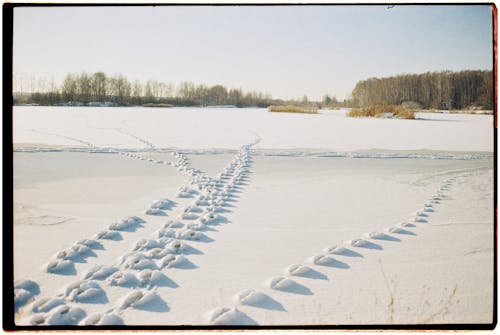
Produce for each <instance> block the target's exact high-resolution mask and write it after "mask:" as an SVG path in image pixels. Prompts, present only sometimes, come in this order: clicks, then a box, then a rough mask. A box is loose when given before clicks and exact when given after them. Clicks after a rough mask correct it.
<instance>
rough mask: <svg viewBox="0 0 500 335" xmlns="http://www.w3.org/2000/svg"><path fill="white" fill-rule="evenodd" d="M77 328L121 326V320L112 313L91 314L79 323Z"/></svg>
mask: <svg viewBox="0 0 500 335" xmlns="http://www.w3.org/2000/svg"><path fill="white" fill-rule="evenodd" d="M78 325H79V326H122V325H124V323H123V320H122V318H120V316H118V315H116V314H113V313H93V314H90V315H89V316H87V317H86V318H85V319H83V320H82V321H80V323H79V324H78Z"/></svg>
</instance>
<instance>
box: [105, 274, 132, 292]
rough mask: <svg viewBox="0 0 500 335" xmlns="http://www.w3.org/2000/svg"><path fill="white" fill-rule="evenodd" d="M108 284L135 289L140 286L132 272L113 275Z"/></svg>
mask: <svg viewBox="0 0 500 335" xmlns="http://www.w3.org/2000/svg"><path fill="white" fill-rule="evenodd" d="M106 282H107V283H108V284H109V285H111V286H121V287H128V288H133V287H137V286H139V285H140V282H139V280H138V279H137V277H136V276H135V275H134V274H133V273H131V272H115V273H113V274H112V275H111V276H110V277H109V278H108V279H106Z"/></svg>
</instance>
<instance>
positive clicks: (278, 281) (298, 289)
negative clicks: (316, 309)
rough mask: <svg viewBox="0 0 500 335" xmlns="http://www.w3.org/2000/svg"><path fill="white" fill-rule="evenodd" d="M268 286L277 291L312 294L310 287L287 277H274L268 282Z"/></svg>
mask: <svg viewBox="0 0 500 335" xmlns="http://www.w3.org/2000/svg"><path fill="white" fill-rule="evenodd" d="M267 286H268V287H270V288H272V289H273V290H277V291H282V292H287V293H295V294H302V295H312V292H311V290H310V289H308V288H307V287H305V286H304V285H301V284H299V283H297V282H296V281H294V280H292V279H290V278H287V277H273V278H271V279H270V280H269V281H268V282H267Z"/></svg>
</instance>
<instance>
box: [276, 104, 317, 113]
mask: <svg viewBox="0 0 500 335" xmlns="http://www.w3.org/2000/svg"><path fill="white" fill-rule="evenodd" d="M268 110H269V111H270V112H278V113H305V114H318V108H317V107H310V106H308V107H305V106H294V105H287V106H269V108H268Z"/></svg>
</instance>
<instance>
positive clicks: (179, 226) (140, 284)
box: [14, 135, 259, 325]
mask: <svg viewBox="0 0 500 335" xmlns="http://www.w3.org/2000/svg"><path fill="white" fill-rule="evenodd" d="M55 136H57V135H55ZM131 136H133V137H134V138H136V139H138V140H139V141H141V142H143V143H145V144H147V145H148V146H150V147H151V148H152V149H155V147H154V145H153V144H151V143H149V142H147V141H146V140H143V139H141V138H139V137H137V136H135V135H131ZM71 139H73V138H71ZM73 140H75V141H77V142H80V143H82V142H84V141H81V140H78V139H73ZM258 141H259V139H257V140H256V141H254V142H252V143H250V144H247V145H244V146H242V147H241V149H240V150H239V151H238V153H237V154H236V156H235V157H234V159H233V160H232V161H231V162H230V163H229V164H228V165H227V166H226V167H225V169H224V170H223V171H222V172H221V173H220V174H219V175H218V176H217V178H211V177H208V176H205V175H204V174H203V173H202V172H201V171H200V170H197V169H194V168H193V167H192V166H191V164H190V163H189V161H188V159H187V158H186V157H185V156H184V155H183V154H181V153H179V152H173V153H172V155H173V156H174V158H175V161H174V162H165V161H160V160H155V159H151V158H149V159H148V158H146V157H144V156H141V155H136V154H133V153H128V152H123V151H112V150H110V151H109V152H110V153H118V154H120V155H124V156H126V157H129V158H136V159H141V160H144V161H147V162H152V163H159V164H165V165H171V166H174V167H176V168H177V170H178V171H180V172H183V173H186V174H187V175H188V176H189V177H190V179H189V182H188V184H187V185H184V186H181V187H179V189H178V193H177V194H176V195H175V197H176V198H177V199H178V201H179V202H181V201H183V200H184V202H185V201H186V200H187V201H190V203H189V204H187V205H186V206H184V207H182V208H179V209H177V210H175V209H174V208H175V207H176V205H177V204H178V203H177V202H176V201H173V200H169V199H166V198H164V199H159V200H158V201H155V202H154V203H152V204H150V205H148V206H147V208H146V210H145V212H144V213H143V214H144V216H143V218H141V217H139V216H130V217H125V218H123V219H121V220H119V221H117V222H114V223H112V224H110V225H109V226H108V227H105V228H104V229H103V230H101V231H100V232H97V233H96V234H95V235H94V236H93V237H91V238H84V239H82V240H79V241H77V242H75V243H74V244H73V245H72V246H70V247H68V248H67V249H64V250H61V251H59V252H58V253H56V254H55V255H54V256H53V258H52V259H51V260H49V261H48V262H47V263H46V264H44V265H43V266H42V268H41V270H42V271H45V272H48V273H52V274H55V275H64V274H72V273H74V272H75V271H76V270H75V266H74V263H75V262H85V260H86V258H88V257H98V255H97V253H99V252H100V251H101V252H104V251H102V249H103V248H102V244H101V243H100V241H102V240H112V241H116V242H117V243H119V241H121V240H122V236H121V233H122V232H124V231H126V232H129V233H136V234H137V235H138V237H141V234H140V233H139V231H140V228H141V227H143V226H144V225H147V224H148V223H149V222H148V216H155V217H156V216H160V217H163V216H167V212H168V214H169V216H170V217H171V218H173V219H167V220H166V222H164V223H163V224H162V225H161V226H160V227H159V229H158V230H157V231H155V232H154V233H153V235H152V236H149V237H142V238H140V239H139V240H138V241H137V242H136V243H134V244H133V245H132V247H131V249H130V251H129V252H127V253H125V254H123V255H122V256H121V257H120V258H119V259H118V260H117V262H116V263H115V264H109V265H102V264H98V265H94V266H91V267H90V268H88V269H87V270H86V271H84V273H83V274H82V276H81V278H82V279H81V280H78V281H76V282H73V283H70V284H68V285H67V286H66V287H65V288H64V289H63V290H62V291H61V292H60V293H59V294H57V295H56V296H54V297H43V298H37V299H34V301H32V302H31V303H30V305H29V306H28V307H27V308H26V309H25V310H24V311H23V316H22V317H23V319H24V320H28V322H27V323H29V324H32V325H75V324H80V325H103V324H122V319H121V317H120V313H121V312H122V311H123V310H125V309H128V308H141V307H144V306H146V305H148V304H155V303H156V304H157V305H158V304H160V305H161V304H162V302H163V300H162V298H161V297H160V296H158V295H156V293H155V288H156V287H158V286H173V287H176V286H177V284H176V283H174V282H172V281H171V280H170V279H169V278H168V277H167V275H166V274H168V269H171V268H179V269H189V268H192V267H195V265H194V264H193V263H191V262H190V261H189V257H188V255H189V254H192V253H197V249H195V248H193V247H191V246H190V245H189V244H188V243H187V242H186V241H200V242H209V241H213V240H212V239H211V238H210V237H208V236H207V235H205V234H204V232H205V231H208V230H211V228H210V226H217V225H221V224H224V223H226V222H227V219H226V218H225V217H224V216H223V215H222V214H221V213H222V212H224V207H226V206H227V204H228V201H229V202H230V201H232V198H233V192H234V191H235V190H238V189H240V188H241V187H242V185H244V181H247V180H248V178H249V177H248V175H249V173H250V164H251V158H250V154H249V150H250V148H251V147H252V146H253V145H255V144H256V143H258ZM85 144H87V145H88V146H89V147H92V148H97V147H96V146H94V145H92V144H91V143H88V142H85ZM113 287H118V288H126V290H127V291H129V293H126V294H121V295H120V297H123V296H124V298H121V299H120V300H119V301H110V300H109V298H108V294H107V292H109V290H111V289H112V288H113ZM14 292H15V305H16V311H17V310H19V309H20V308H21V307H23V306H24V305H25V304H27V303H28V302H29V301H30V300H31V299H32V298H33V297H34V296H36V295H38V294H39V293H40V290H39V287H38V284H36V283H35V282H32V281H30V280H19V281H17V282H16V283H15V290H14ZM41 295H43V292H42V294H41ZM88 304H107V305H112V307H110V308H107V309H105V310H104V311H102V312H101V313H92V314H89V313H87V311H86V306H89V305H88ZM146 308H147V307H146ZM160 310H161V309H160ZM24 322H25V321H21V323H24Z"/></svg>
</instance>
